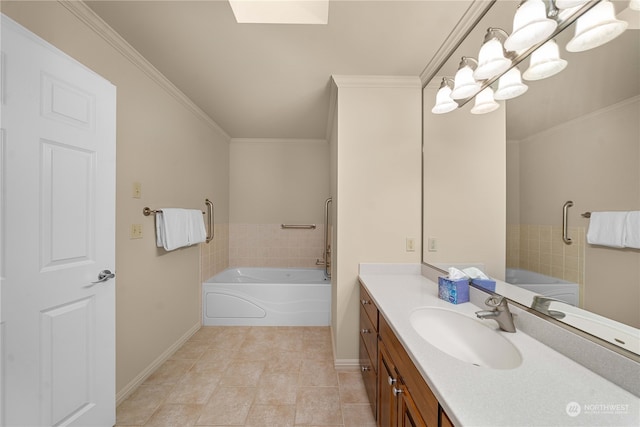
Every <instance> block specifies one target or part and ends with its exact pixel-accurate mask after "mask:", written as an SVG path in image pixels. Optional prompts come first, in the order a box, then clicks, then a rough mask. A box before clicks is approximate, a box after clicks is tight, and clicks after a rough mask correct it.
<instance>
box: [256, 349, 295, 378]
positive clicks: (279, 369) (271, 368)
mask: <svg viewBox="0 0 640 427" xmlns="http://www.w3.org/2000/svg"><path fill="white" fill-rule="evenodd" d="M302 357H303V355H302V353H299V352H290V351H284V352H279V353H276V354H275V355H274V357H272V358H271V359H268V360H266V361H265V365H264V372H265V373H271V374H285V373H291V374H298V373H299V372H300V366H301V365H302Z"/></svg>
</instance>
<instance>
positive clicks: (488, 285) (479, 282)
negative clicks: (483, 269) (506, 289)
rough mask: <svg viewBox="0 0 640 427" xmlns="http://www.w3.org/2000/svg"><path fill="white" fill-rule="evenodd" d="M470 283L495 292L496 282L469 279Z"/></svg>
mask: <svg viewBox="0 0 640 427" xmlns="http://www.w3.org/2000/svg"><path fill="white" fill-rule="evenodd" d="M471 283H473V284H474V285H476V286H480V287H481V288H484V289H486V290H488V291H491V292H495V291H496V281H495V280H491V279H471Z"/></svg>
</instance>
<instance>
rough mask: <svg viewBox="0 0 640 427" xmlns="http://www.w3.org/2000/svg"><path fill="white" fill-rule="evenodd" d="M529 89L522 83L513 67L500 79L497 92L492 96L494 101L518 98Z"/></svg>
mask: <svg viewBox="0 0 640 427" xmlns="http://www.w3.org/2000/svg"><path fill="white" fill-rule="evenodd" d="M527 89H529V86H527V85H526V84H524V83H522V79H521V78H520V70H519V69H518V67H513V68H512V69H510V70H509V71H507V72H506V73H505V74H503V75H502V76H501V77H500V80H499V81H498V90H496V92H495V93H494V94H493V98H494V99H512V98H515V97H516V96H520V95H522V94H523V93H525V92H526V91H527Z"/></svg>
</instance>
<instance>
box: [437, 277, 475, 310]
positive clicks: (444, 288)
mask: <svg viewBox="0 0 640 427" xmlns="http://www.w3.org/2000/svg"><path fill="white" fill-rule="evenodd" d="M438 298H440V299H441V300H445V301H448V302H450V303H452V304H461V303H463V302H467V301H469V279H460V280H450V279H448V278H446V277H438Z"/></svg>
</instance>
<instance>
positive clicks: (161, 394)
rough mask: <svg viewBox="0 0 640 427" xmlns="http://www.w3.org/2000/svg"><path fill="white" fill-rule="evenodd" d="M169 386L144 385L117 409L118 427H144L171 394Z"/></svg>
mask: <svg viewBox="0 0 640 427" xmlns="http://www.w3.org/2000/svg"><path fill="white" fill-rule="evenodd" d="M170 392H171V386H169V385H153V384H151V385H145V384H142V385H141V386H140V387H138V389H137V390H136V391H135V392H133V394H131V396H129V397H128V398H127V399H126V400H125V401H124V402H122V403H121V404H120V405H119V406H118V408H117V409H116V425H119V426H131V425H142V424H144V423H145V422H147V421H148V420H149V418H151V416H152V415H153V413H154V412H155V411H156V409H158V407H159V406H160V405H161V404H162V402H164V400H165V399H166V398H167V396H168V395H169V393H170Z"/></svg>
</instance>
